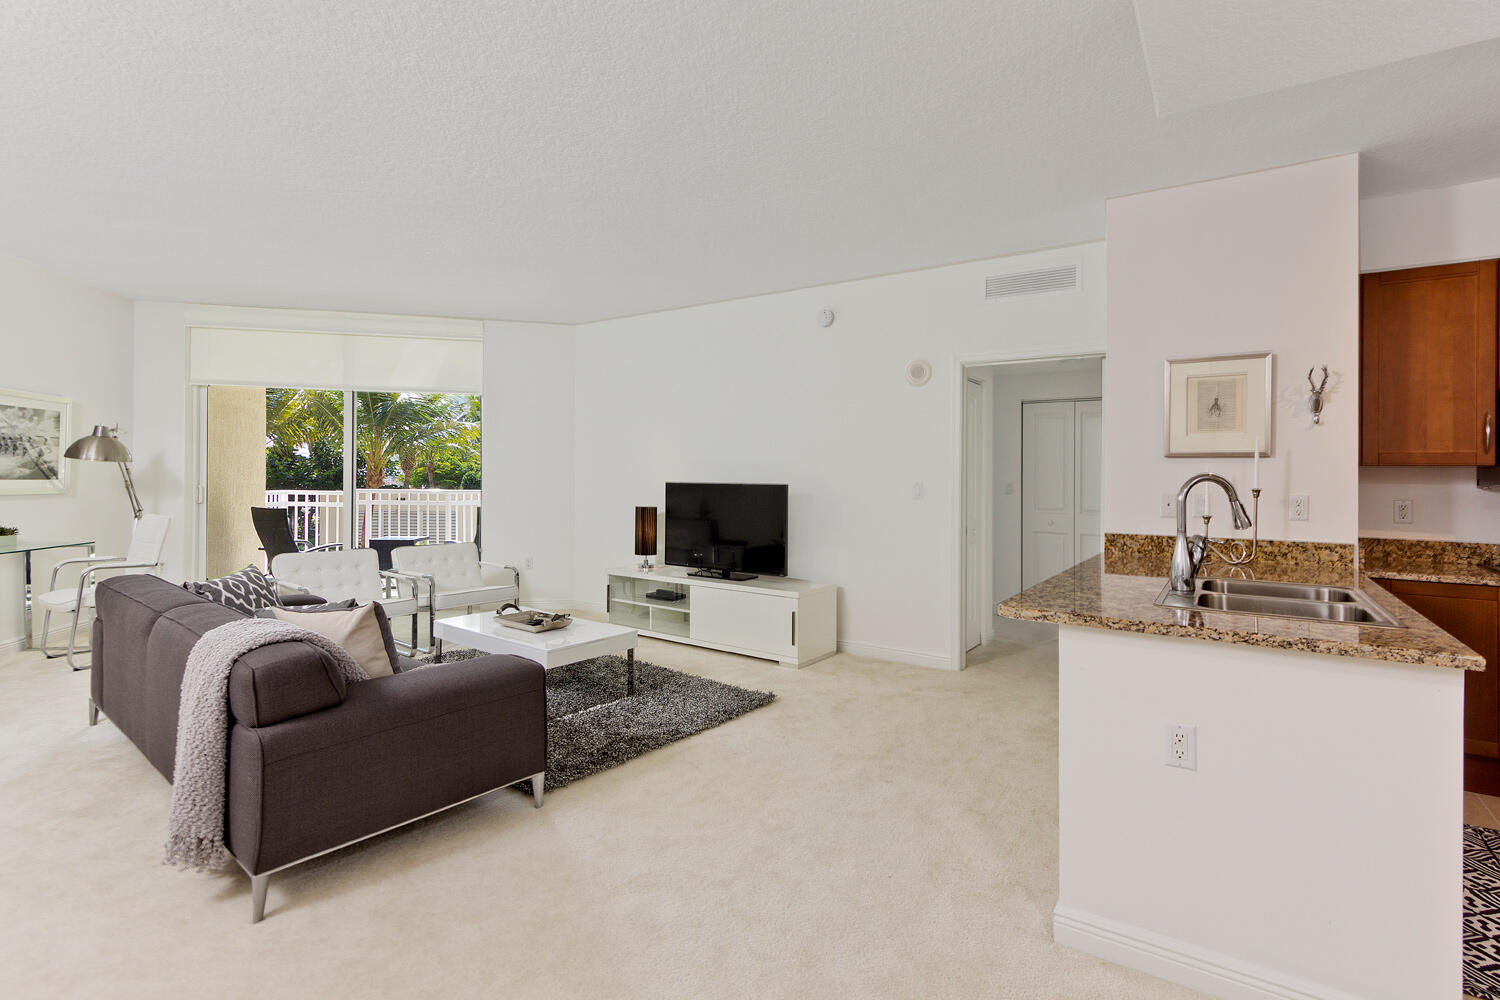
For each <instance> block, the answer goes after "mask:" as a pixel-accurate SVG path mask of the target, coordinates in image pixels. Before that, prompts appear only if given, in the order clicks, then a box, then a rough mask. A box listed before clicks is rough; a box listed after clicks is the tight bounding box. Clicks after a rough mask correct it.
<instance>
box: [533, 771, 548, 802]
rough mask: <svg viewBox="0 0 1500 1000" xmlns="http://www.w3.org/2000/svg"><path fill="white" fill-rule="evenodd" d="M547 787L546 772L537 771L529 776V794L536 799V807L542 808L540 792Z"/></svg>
mask: <svg viewBox="0 0 1500 1000" xmlns="http://www.w3.org/2000/svg"><path fill="white" fill-rule="evenodd" d="M546 787H547V772H546V771H538V772H537V773H536V774H533V775H532V776H531V794H532V797H533V798H535V799H536V807H537V808H538V809H540V808H542V792H543V791H545V790H546Z"/></svg>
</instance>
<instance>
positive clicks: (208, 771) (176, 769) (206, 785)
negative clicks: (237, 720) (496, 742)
mask: <svg viewBox="0 0 1500 1000" xmlns="http://www.w3.org/2000/svg"><path fill="white" fill-rule="evenodd" d="M278 642H306V643H310V644H312V645H314V646H317V647H318V648H319V649H322V650H324V651H326V652H327V653H328V654H329V655H330V656H332V657H333V660H334V662H335V663H337V664H338V667H339V671H340V672H341V673H342V674H343V675H344V679H345V680H346V681H350V682H353V681H366V680H369V677H367V676H366V675H365V672H364V671H363V670H361V669H360V666H359V664H358V663H355V662H354V658H353V657H352V656H350V655H349V654H348V653H347V652H345V651H344V648H343V647H342V646H340V645H339V644H338V643H336V642H334V641H333V640H332V639H329V638H328V637H326V636H322V635H319V634H318V633H316V632H312V631H310V630H308V629H305V628H303V627H302V626H300V625H293V624H292V623H291V622H283V621H277V620H275V619H271V618H246V619H245V620H244V621H236V622H229V623H227V624H224V625H220V626H219V627H218V628H214V629H209V630H208V631H207V632H205V633H203V637H202V638H200V639H199V640H198V641H197V642H196V643H195V644H194V645H193V651H192V652H191V653H189V654H188V661H187V669H186V670H184V671H183V674H182V697H181V701H180V703H179V707H178V714H177V760H176V762H175V764H174V765H173V768H172V810H171V813H170V814H169V816H168V819H167V856H166V863H167V864H169V865H176V866H177V867H179V868H194V869H197V870H198V871H203V870H205V869H210V868H222V867H223V866H224V864H225V863H226V862H227V861H228V860H229V858H228V855H227V853H226V852H225V850H224V793H225V782H226V781H227V774H228V767H229V669H230V668H231V667H232V666H234V661H235V660H237V659H239V658H240V657H241V656H243V655H244V654H246V653H248V652H250V650H252V649H259V648H260V647H261V646H269V645H272V644H273V643H278Z"/></svg>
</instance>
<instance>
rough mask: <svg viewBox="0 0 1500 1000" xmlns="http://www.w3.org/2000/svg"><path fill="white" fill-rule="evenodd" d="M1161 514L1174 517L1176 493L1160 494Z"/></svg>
mask: <svg viewBox="0 0 1500 1000" xmlns="http://www.w3.org/2000/svg"><path fill="white" fill-rule="evenodd" d="M1161 516H1162V517H1176V516H1177V494H1176V493H1163V494H1162V495H1161Z"/></svg>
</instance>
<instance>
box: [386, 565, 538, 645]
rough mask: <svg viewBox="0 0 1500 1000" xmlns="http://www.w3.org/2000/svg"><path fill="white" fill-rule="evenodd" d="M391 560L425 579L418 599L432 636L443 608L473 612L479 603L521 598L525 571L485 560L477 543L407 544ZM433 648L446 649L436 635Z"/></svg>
mask: <svg viewBox="0 0 1500 1000" xmlns="http://www.w3.org/2000/svg"><path fill="white" fill-rule="evenodd" d="M391 560H392V563H393V565H394V567H395V569H396V570H397V571H398V572H400V573H404V574H405V575H406V576H408V577H412V578H416V579H420V580H421V581H422V585H421V587H420V588H419V589H418V591H417V602H418V604H419V605H422V604H423V603H424V602H425V606H426V608H427V632H428V634H429V635H431V634H432V621H433V619H434V618H436V617H437V612H439V611H448V610H451V609H453V608H464V609H466V612H465V613H467V614H472V613H473V611H474V608H475V607H476V606H480V605H485V604H503V603H505V602H506V601H519V600H520V599H521V571H520V570H518V569H516V568H515V567H514V566H501V565H499V564H497V563H487V562H481V561H480V559H479V547H478V546H477V545H475V544H474V543H473V542H449V543H447V544H445V545H407V546H403V547H401V548H399V549H395V550H394V551H392V552H391ZM433 649H435V650H436V651H437V652H439V653H441V652H442V651H443V644H442V641H441V640H439V639H437V638H435V637H434V639H433Z"/></svg>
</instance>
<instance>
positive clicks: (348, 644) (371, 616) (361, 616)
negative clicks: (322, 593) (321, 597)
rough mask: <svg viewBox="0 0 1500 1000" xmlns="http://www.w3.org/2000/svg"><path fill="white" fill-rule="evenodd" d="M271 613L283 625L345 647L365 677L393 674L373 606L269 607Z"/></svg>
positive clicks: (392, 666) (392, 664) (393, 665)
mask: <svg viewBox="0 0 1500 1000" xmlns="http://www.w3.org/2000/svg"><path fill="white" fill-rule="evenodd" d="M269 610H270V612H271V614H272V615H274V616H275V617H277V618H279V619H281V620H282V621H284V622H291V623H292V624H294V625H298V626H300V627H302V628H305V629H310V630H312V631H314V632H317V633H318V634H320V635H325V636H327V637H328V638H330V639H332V640H333V641H334V642H336V643H338V644H339V645H340V646H342V647H343V648H344V651H345V652H347V653H348V654H349V655H350V656H352V657H354V662H355V663H358V664H359V668H360V669H361V670H363V671H364V672H365V674H366V676H368V677H389V676H390V675H391V674H392V673H394V672H395V670H394V667H395V663H394V662H393V661H392V660H391V658H390V657H389V656H388V655H386V651H385V642H384V640H383V639H382V638H381V635H380V622H379V621H377V620H376V618H375V605H373V604H366V605H365V606H364V607H362V608H353V609H351V610H337V611H303V610H300V609H298V610H293V609H290V608H271V609H269Z"/></svg>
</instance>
